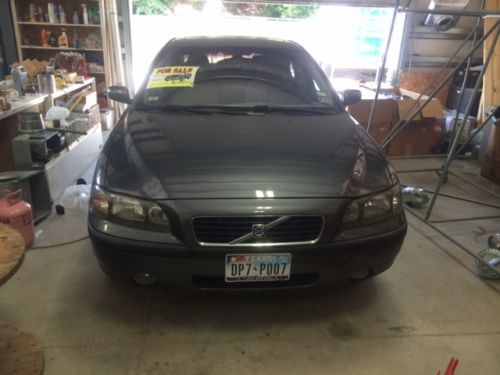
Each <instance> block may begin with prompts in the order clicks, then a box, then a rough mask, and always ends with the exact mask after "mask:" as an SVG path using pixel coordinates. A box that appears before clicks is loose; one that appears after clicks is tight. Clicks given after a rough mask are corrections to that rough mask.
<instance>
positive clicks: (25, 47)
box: [21, 45, 103, 52]
mask: <svg viewBox="0 0 500 375" xmlns="http://www.w3.org/2000/svg"><path fill="white" fill-rule="evenodd" d="M21 48H22V49H43V50H54V51H82V52H85V51H87V52H102V51H103V49H102V48H72V47H68V48H62V47H43V46H29V45H22V46H21Z"/></svg>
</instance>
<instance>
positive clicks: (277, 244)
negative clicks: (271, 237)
mask: <svg viewBox="0 0 500 375" xmlns="http://www.w3.org/2000/svg"><path fill="white" fill-rule="evenodd" d="M269 216H279V215H258V216H254V215H241V216H237V217H269ZM296 216H318V217H321V220H322V222H321V229H320V231H319V234H318V237H316V238H315V239H314V240H311V241H300V242H259V243H235V244H231V243H232V242H234V241H235V240H233V241H231V242H228V243H217V242H201V241H198V237H197V236H196V231H195V230H194V220H195V219H198V218H210V217H232V216H231V215H228V216H224V215H221V216H194V217H192V218H191V230H192V231H193V235H194V238H195V239H196V242H197V243H198V245H200V246H204V247H208V246H211V247H280V246H303V245H314V244H315V243H317V242H318V241H319V239H320V238H321V236H322V235H323V230H324V229H325V217H324V215H286V216H281V217H280V218H278V219H276V220H275V221H272V222H271V223H269V224H267V225H270V224H274V223H275V222H277V221H278V220H282V221H280V222H279V223H277V224H274V225H273V227H274V226H276V225H278V224H281V223H282V222H284V221H286V220H289V219H291V218H293V217H296ZM249 234H250V235H251V233H247V234H245V236H247V235H249ZM242 237H244V236H242ZM242 237H240V238H242ZM238 239H239V238H237V240H238Z"/></svg>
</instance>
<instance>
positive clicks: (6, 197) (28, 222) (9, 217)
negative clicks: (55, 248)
mask: <svg viewBox="0 0 500 375" xmlns="http://www.w3.org/2000/svg"><path fill="white" fill-rule="evenodd" d="M2 194H3V196H2ZM21 195H22V190H21V189H19V190H16V191H14V192H12V193H11V192H10V191H8V190H7V191H6V190H3V191H1V192H0V197H1V198H0V223H3V224H6V225H8V226H9V227H11V228H13V229H15V230H17V231H18V232H19V233H21V236H23V239H24V242H25V243H26V247H30V246H31V245H33V242H34V241H35V226H34V224H33V213H32V211H31V205H30V204H29V203H26V202H25V201H23V200H21Z"/></svg>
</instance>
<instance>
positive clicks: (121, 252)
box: [89, 216, 407, 289]
mask: <svg viewBox="0 0 500 375" xmlns="http://www.w3.org/2000/svg"><path fill="white" fill-rule="evenodd" d="M401 219H402V225H401V226H400V227H399V228H398V229H397V230H394V231H391V232H388V233H384V234H380V235H377V236H372V237H368V238H363V239H356V240H349V241H342V242H334V243H329V244H321V243H318V244H314V245H307V246H286V247H279V248H270V247H267V248H246V247H243V248H241V247H240V248H237V249H235V248H230V247H229V248H228V247H222V248H217V247H196V246H193V247H187V246H183V245H175V244H162V243H154V242H143V241H134V240H130V239H124V238H119V237H115V236H111V235H108V234H105V233H103V232H100V231H98V230H96V229H95V228H94V227H93V225H92V223H91V222H90V223H89V234H90V238H91V241H92V245H93V248H94V252H95V254H96V256H97V258H98V260H99V263H100V265H101V267H102V268H103V270H104V271H105V272H106V273H108V274H111V275H113V276H118V277H126V278H131V277H132V276H133V275H135V274H137V273H141V272H146V273H149V274H151V275H153V276H154V277H155V278H156V279H158V280H159V281H161V282H163V283H166V284H169V285H175V286H181V287H189V288H193V287H194V288H202V289H230V288H238V289H241V288H247V289H261V288H293V287H304V286H312V285H324V284H330V283H334V282H337V281H339V280H346V279H352V278H359V277H362V278H365V277H370V276H373V275H375V274H378V273H380V272H382V271H384V270H386V269H387V268H389V267H390V266H391V265H392V263H393V262H394V259H395V258H396V256H397V254H398V252H399V250H400V249H401V246H402V243H403V240H404V237H405V234H406V229H407V228H406V221H405V219H404V216H402V217H401ZM272 252H287V253H290V254H292V267H291V277H290V280H289V281H278V282H253V283H230V284H226V283H225V282H224V270H225V268H224V265H225V255H226V254H227V253H242V254H245V253H272ZM360 275H361V276H360Z"/></svg>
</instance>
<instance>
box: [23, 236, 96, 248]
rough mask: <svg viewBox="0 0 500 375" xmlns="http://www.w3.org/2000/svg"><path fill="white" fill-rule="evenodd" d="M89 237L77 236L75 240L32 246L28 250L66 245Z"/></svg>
mask: <svg viewBox="0 0 500 375" xmlns="http://www.w3.org/2000/svg"><path fill="white" fill-rule="evenodd" d="M87 238H89V236H85V237H82V238H78V239H76V240H72V241H68V242H62V243H58V244H55V245H46V246H33V247H31V248H30V250H36V249H49V248H51V247H61V246H66V245H71V244H74V243H76V242H80V241H83V240H85V239H87Z"/></svg>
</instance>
